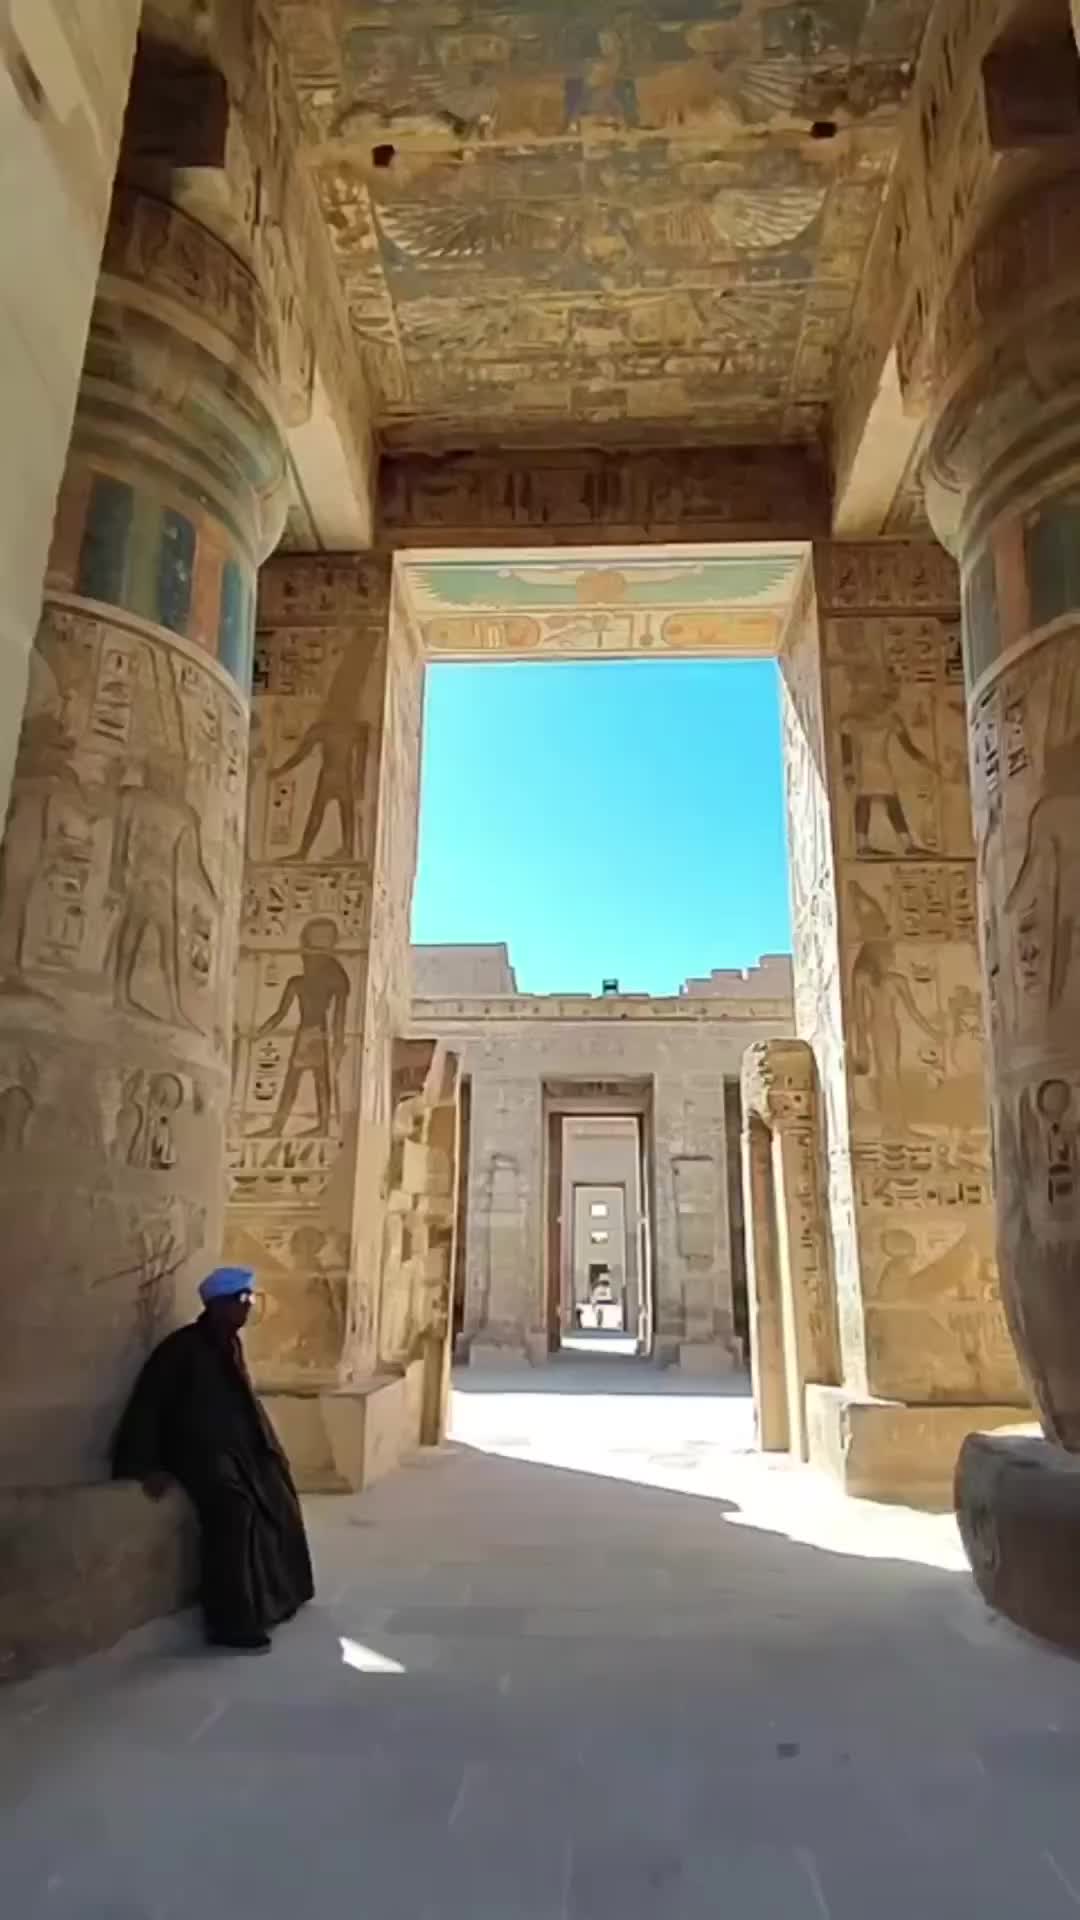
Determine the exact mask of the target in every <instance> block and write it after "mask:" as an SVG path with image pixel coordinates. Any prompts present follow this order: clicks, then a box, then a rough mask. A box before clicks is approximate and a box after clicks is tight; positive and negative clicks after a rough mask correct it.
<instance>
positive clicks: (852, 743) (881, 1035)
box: [781, 541, 1026, 1407]
mask: <svg viewBox="0 0 1080 1920" xmlns="http://www.w3.org/2000/svg"><path fill="white" fill-rule="evenodd" d="M813 566H814V579H813V582H812V583H810V582H808V585H807V591H806V595H805V599H804V602H803V604H802V606H801V607H800V608H798V609H797V610H796V614H795V617H794V619H793V623H792V628H791V633H790V638H789V642H788V645H787V647H786V648H785V652H784V654H783V656H782V659H781V668H782V672H783V676H784V711H785V722H784V724H785V765H786V779H787V786H788V807H789V821H790V828H791V861H792V898H793V923H794V928H793V930H794V946H795V977H796V993H795V1018H796V1030H797V1032H798V1033H799V1034H800V1036H801V1037H802V1038H804V1039H805V1040H807V1041H808V1042H809V1044H810V1046H811V1047H812V1049H813V1052H814V1056H815V1060H816V1063H817V1072H818V1076H819V1079H820V1086H821V1106H820V1114H821V1122H822V1126H823V1136H824V1137H823V1158H824V1164H825V1170H826V1180H827V1186H826V1202H827V1212H828V1220H829V1231H830V1237H831V1242H832V1262H833V1284H834V1287H835V1296H836V1304H837V1315H838V1322H839V1331H840V1350H841V1361H842V1369H843V1372H842V1378H843V1380H844V1382H845V1384H846V1385H847V1386H848V1387H849V1388H850V1389H851V1390H852V1391H853V1392H854V1393H855V1394H856V1395H857V1396H858V1397H869V1398H871V1399H883V1400H900V1401H903V1402H905V1403H909V1404H911V1405H923V1404H943V1405H944V1404H949V1403H952V1404H954V1405H957V1406H968V1405H977V1404H978V1403H979V1402H981V1401H985V1402H987V1403H1000V1402H1004V1403H1015V1404H1016V1405H1017V1406H1018V1407H1022V1406H1023V1405H1024V1404H1025V1402H1026V1392H1025V1388H1024V1385H1023V1382H1022V1379H1021V1376H1020V1371H1019V1367H1018V1363H1017V1359H1016V1355H1015V1351H1014V1349H1013V1346H1012V1343H1011V1341H1010V1338H1009V1333H1008V1329H1007V1327H1006V1325H1005V1320H1004V1316H1003V1313H1002V1308H1001V1302H1000V1297H999V1294H998V1290H997V1280H996V1274H995V1264H994V1253H995V1246H994V1231H993V1212H992V1202H991V1182H990V1153H989V1125H988V1114H987V1110H986V1098H985V1090H984V1077H983V1076H984V1066H983V1024H982V995H981V976H980V966H979V954H978V944H977V933H976V906H975V861H974V849H973V845H972V829H971V803H970V797H969V788H968V777H967V760H966V753H965V732H964V706H963V663H962V658H961V648H960V631H959V608H958V605H957V604H956V594H957V580H956V575H955V572H954V570H953V568H952V566H951V563H950V561H949V558H948V556H947V555H946V554H945V553H943V552H942V551H941V549H940V548H938V547H936V546H935V545H934V544H933V543H931V542H926V543H918V542H911V543H907V542H884V541H882V542H877V543H875V544H869V543H866V544H858V543H839V542H838V543H834V544H833V545H831V546H828V547H820V548H817V549H815V552H814V560H813Z"/></svg>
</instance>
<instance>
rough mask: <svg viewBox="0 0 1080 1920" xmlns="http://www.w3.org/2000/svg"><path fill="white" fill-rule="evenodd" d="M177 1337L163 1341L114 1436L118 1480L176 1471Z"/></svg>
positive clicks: (140, 1381) (114, 1462) (137, 1381)
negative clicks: (173, 1456)
mask: <svg viewBox="0 0 1080 1920" xmlns="http://www.w3.org/2000/svg"><path fill="white" fill-rule="evenodd" d="M174 1341H175V1337H174V1338H173V1339H167V1340H163V1341H162V1343H161V1345H160V1346H159V1347H158V1348H157V1349H156V1350H155V1351H154V1352H153V1353H152V1354H151V1355H150V1358H149V1360H148V1361H147V1362H146V1365H145V1366H144V1367H143V1370H142V1372H141V1373H140V1375H139V1377H138V1379H137V1380H136V1382H135V1386H134V1388H133V1390H132V1395H131V1398H130V1400H129V1401H128V1403H127V1406H126V1408H125V1410H124V1413H123V1416H122V1418H121V1421H120V1424H119V1426H118V1427H117V1429H116V1433H115V1434H114V1436H113V1444H112V1470H113V1479H114V1480H147V1479H149V1477H150V1475H151V1474H154V1473H169V1472H171V1471H172V1467H171V1464H170V1457H169V1456H170V1453H171V1448H170V1446H169V1427H170V1414H171V1411H172V1407H173V1405H174V1403H175V1397H176V1389H177V1385H178V1379H177V1376H178V1372H179V1358H180V1356H179V1354H178V1353H177V1351H176V1346H175V1343H174Z"/></svg>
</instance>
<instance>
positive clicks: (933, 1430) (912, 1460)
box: [806, 1386, 1023, 1513]
mask: <svg viewBox="0 0 1080 1920" xmlns="http://www.w3.org/2000/svg"><path fill="white" fill-rule="evenodd" d="M1022 1419H1023V1410H1022V1409H1021V1408H1019V1407H1003V1406H996V1407H995V1406H944V1405H943V1406H922V1407H914V1406H905V1405H904V1404H903V1402H901V1401H898V1400H870V1399H862V1398H860V1397H859V1396H858V1395H857V1394H855V1393H853V1392H852V1391H851V1390H850V1389H849V1388H847V1387H822V1386H809V1387H807V1389H806V1425H807V1434H808V1439H809V1454H810V1464H811V1466H814V1467H818V1468H820V1469H822V1470H823V1471H824V1472H826V1473H828V1474H829V1475H831V1477H832V1478H833V1479H835V1480H838V1481H839V1482H840V1485H841V1486H842V1487H843V1490H844V1492H845V1493H847V1494H850V1495H851V1496H852V1498H854V1499H859V1500H881V1501H885V1502H887V1503H894V1504H896V1505H900V1506H907V1507H924V1508H927V1509H929V1510H930V1511H931V1512H935V1513H945V1512H948V1511H949V1510H950V1508H951V1507H952V1503H953V1480H954V1475H955V1473H956V1462H957V1457H958V1455H959V1453H960V1449H961V1447H962V1446H963V1444H964V1442H965V1440H966V1439H967V1437H968V1435H969V1434H970V1433H974V1432H975V1431H976V1430H977V1429H981V1428H991V1429H992V1428H996V1427H1015V1426H1016V1425H1017V1423H1018V1421H1021V1420H1022Z"/></svg>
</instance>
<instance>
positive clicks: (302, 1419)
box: [259, 1360, 424, 1493]
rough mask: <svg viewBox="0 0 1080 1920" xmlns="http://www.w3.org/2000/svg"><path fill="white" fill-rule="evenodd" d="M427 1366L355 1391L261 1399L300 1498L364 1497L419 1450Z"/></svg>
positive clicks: (306, 1390) (283, 1390) (274, 1393)
mask: <svg viewBox="0 0 1080 1920" xmlns="http://www.w3.org/2000/svg"><path fill="white" fill-rule="evenodd" d="M423 1390H424V1364H423V1361H422V1360H417V1361H414V1362H413V1363H412V1364H411V1365H410V1366H408V1367H406V1369H405V1371H404V1372H403V1373H398V1374H376V1375H375V1376H374V1377H373V1378H372V1379H371V1380H368V1381H364V1382H362V1383H361V1384H359V1385H357V1386H352V1387H320V1386H310V1387H306V1386H295V1387H271V1388H267V1389H265V1390H264V1391H263V1392H262V1393H261V1394H260V1396H259V1397H260V1399H261V1401H262V1404H263V1406H264V1407H265V1409H266V1411H267V1413H268V1414H269V1416H270V1419H271V1420H272V1422H273V1425H274V1430H275V1432H276V1434H277V1436H278V1439H279V1440H280V1441H281V1444H282V1446H283V1447H284V1449H285V1452H286V1454H287V1455H288V1459H289V1465H290V1467H291V1468H292V1473H293V1479H294V1480H295V1481H296V1485H297V1487H298V1489H299V1491H300V1492H301V1493H361V1492H362V1491H363V1489H364V1488H365V1487H370V1486H373V1485H374V1483H375V1481H376V1480H381V1479H382V1478H383V1476H384V1475H385V1474H387V1473H392V1472H393V1470H394V1468H395V1467H398V1466H400V1465H401V1462H402V1460H403V1459H404V1458H405V1456H406V1455H407V1454H409V1453H412V1452H414V1451H415V1449H416V1448H417V1447H418V1446H419V1445H420V1420H421V1409H422V1404H423Z"/></svg>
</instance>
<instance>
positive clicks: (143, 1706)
mask: <svg viewBox="0 0 1080 1920" xmlns="http://www.w3.org/2000/svg"><path fill="white" fill-rule="evenodd" d="M571 1391H572V1389H571ZM670 1412H671V1413H672V1414H674V1413H675V1409H671V1410H670ZM551 1417H552V1416H551V1415H545V1418H549V1419H550V1418H551ZM624 1417H625V1416H624ZM648 1417H649V1416H648V1413H647V1411H646V1409H644V1408H642V1409H641V1411H640V1415H639V1414H638V1412H637V1411H636V1410H635V1412H634V1414H633V1416H632V1420H633V1422H634V1423H638V1422H639V1421H647V1420H648ZM657 1417H659V1416H657ZM694 1418H695V1419H697V1420H700V1419H701V1418H702V1415H701V1414H699V1413H695V1416H694ZM609 1438H611V1436H609ZM617 1438H618V1437H617V1436H615V1439H616V1440H617ZM656 1438H657V1441H658V1444H660V1445H661V1447H663V1446H664V1445H666V1444H667V1440H666V1438H665V1435H664V1434H663V1433H662V1432H658V1433H657V1435H656ZM615 1452H616V1453H617V1452H618V1447H617V1445H616V1447H615ZM310 1516H311V1531H312V1538H313V1544H314V1546H315V1551H316V1559H317V1564H318V1571H319V1586H320V1598H319V1601H318V1602H317V1604H316V1605H315V1606H314V1607H312V1608H310V1609H308V1611H307V1612H306V1613H305V1614H304V1615H303V1616H301V1618H300V1619H299V1620H297V1621H296V1622H295V1623H294V1624H293V1625H292V1626H290V1627H289V1628H287V1629H284V1630H283V1631H282V1632H281V1633H280V1634H279V1635H278V1637H277V1639H276V1642H275V1648H274V1653H273V1655H272V1656H271V1657H270V1658H268V1659H265V1660H261V1661H251V1662H238V1661H234V1660H228V1659H225V1658H221V1657H213V1658H212V1657H210V1656H208V1655H207V1654H206V1653H205V1652H203V1650H202V1649H201V1648H198V1647H197V1646H195V1645H194V1644H192V1645H185V1644H183V1636H184V1635H186V1634H188V1633H189V1632H190V1623H186V1622H185V1623H180V1624H179V1626H178V1627H174V1628H173V1629H172V1635H171V1639H172V1644H171V1646H170V1645H169V1636H168V1635H166V1636H165V1637H164V1639H163V1638H162V1636H158V1638H157V1640H156V1641H155V1640H154V1638H153V1636H146V1635H144V1636H139V1637H138V1638H137V1639H136V1641H135V1642H134V1644H131V1645H129V1646H128V1647H126V1648H124V1649H121V1650H119V1651H118V1652H116V1653H114V1654H113V1655H111V1656H108V1657H105V1658H104V1659H99V1660H95V1661H91V1662H87V1663H85V1664H84V1665H83V1666H82V1667H80V1668H78V1669H74V1670H72V1671H71V1672H69V1673H66V1674H54V1675H51V1676H47V1677H45V1678H44V1679H39V1680H37V1681H34V1682H31V1683H30V1684H29V1685H27V1686H26V1687H23V1688H14V1689H12V1690H11V1691H10V1693H8V1694H7V1695H6V1696H4V1697H3V1698H2V1699H0V1754H2V1755H3V1770H2V1773H0V1858H2V1860H3V1863H4V1868H3V1872H4V1892H5V1911H10V1912H11V1913H12V1915H17V1916H18V1920H39V1917H40V1920H46V1917H47V1920H76V1917H77V1920H181V1916H183V1920H190V1916H193V1915H198V1916H199V1920H225V1917H226V1916H228V1920H237V1917H238V1916H239V1917H240V1920H245V1917H246V1916H247V1915H252V1916H254V1915H258V1916H259V1920H296V1915H297V1914H298V1913H303V1914H304V1915H305V1920H331V1917H332V1920H340V1916H341V1915H343V1914H362V1915H363V1916H364V1920H612V1916H615V1915H618V1916H619V1920H706V1916H708V1920H715V1916H716V1915H717V1914H731V1915H732V1916H734V1920H766V1916H768V1920H866V1916H867V1915H869V1914H873V1915H874V1916H875V1920H901V1916H903V1920H910V1915H911V1914H912V1913H914V1912H917V1913H918V1914H919V1915H920V1920H946V1917H948V1920H954V1916H959V1915H960V1914H961V1913H965V1912H967V1911H969V1910H970V1911H974V1912H978V1914H979V1916H980V1920H1016V1916H1017V1915H1019V1914H1021V1913H1022V1914H1023V1915H1024V1916H1025V1920H1076V1914H1077V1911H1078V1907H1080V1894H1074V1893H1072V1892H1071V1891H1070V1889H1071V1888H1076V1887H1080V1829H1078V1823H1077V1820H1076V1805H1077V1795H1078V1792H1080V1669H1077V1668H1075V1667H1073V1666H1071V1665H1070V1664H1069V1663H1068V1662H1066V1661H1064V1660H1062V1659H1059V1658H1057V1657H1055V1656H1054V1655H1052V1654H1049V1653H1043V1652H1042V1651H1041V1650H1039V1649H1036V1648H1034V1647H1032V1646H1030V1645H1029V1644H1028V1643H1026V1642H1024V1641H1022V1640H1020V1639H1019V1637H1017V1636H1014V1635H1012V1634H1011V1633H1010V1632H1008V1631H1007V1630H1006V1629H1003V1628H998V1627H996V1626H994V1625H993V1624H992V1623H988V1622H987V1620H986V1618H985V1616H984V1614H983V1612H982V1609H981V1608H980V1606H979V1604H978V1602H977V1601H976V1600H975V1599H974V1596H973V1594H972V1591H971V1589H970V1586H969V1583H968V1582H967V1581H966V1580H965V1579H963V1578H962V1577H959V1576H957V1575H955V1574H946V1573H944V1572H942V1571H940V1570H937V1569H933V1568H929V1567H926V1566H922V1565H918V1564H915V1563H913V1562H912V1561H910V1560H902V1559H895V1560H893V1559H890V1558H887V1557H885V1558H880V1559H866V1558H858V1557H854V1556H851V1555H848V1554H845V1553H841V1552H832V1551H828V1550H825V1549H823V1548H821V1547H810V1546H807V1545H803V1544H798V1543H796V1542H794V1541H792V1540H791V1539H788V1538H785V1537H783V1536H782V1535H780V1534H778V1533H774V1532H769V1531H756V1530H754V1529H753V1528H751V1527H747V1526H743V1525H741V1524H738V1523H739V1522H740V1521H741V1520H743V1519H745V1517H746V1516H745V1514H744V1513H741V1512H740V1503H739V1501H738V1500H737V1499H734V1498H728V1497H725V1496H724V1495H723V1493H722V1492H717V1493H715V1494H714V1495H713V1496H712V1497H709V1498H700V1497H690V1496H688V1495H686V1494H683V1493H678V1492H674V1491H671V1490H670V1489H666V1488H662V1487H657V1486H647V1485H641V1484H636V1483H634V1482H632V1481H624V1480H620V1479H611V1478H608V1477H605V1476H604V1473H603V1471H602V1470H595V1471H593V1470H590V1471H587V1472H585V1471H582V1472H578V1471H574V1470H572V1469H568V1468H561V1467H551V1466H543V1465H538V1464H536V1463H534V1462H532V1461H526V1460H516V1459H514V1460H508V1459H505V1458H501V1457H498V1456H497V1455H496V1454H494V1453H491V1452H485V1451H474V1450H472V1449H470V1448H466V1447H462V1446H460V1445H459V1446H455V1447H452V1448H448V1449H446V1450H445V1451H444V1452H442V1453H440V1454H436V1455H429V1456H424V1457H423V1458H421V1459H419V1460H418V1461H417V1462H416V1463H415V1464H414V1465H413V1466H412V1467H410V1468H407V1469H405V1470H404V1471H402V1472H401V1473H399V1474H398V1475H396V1476H394V1477H393V1478H391V1479H389V1480H387V1481H384V1482H382V1483H381V1484H380V1485H379V1486H377V1487H376V1488H375V1489H373V1490H372V1491H371V1492H370V1493H369V1494H367V1495H365V1496H363V1497H361V1498H358V1499H341V1500H334V1499H332V1498H323V1499H319V1500H315V1501H313V1502H311V1503H310Z"/></svg>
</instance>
